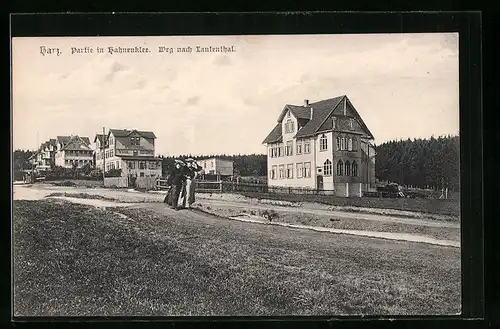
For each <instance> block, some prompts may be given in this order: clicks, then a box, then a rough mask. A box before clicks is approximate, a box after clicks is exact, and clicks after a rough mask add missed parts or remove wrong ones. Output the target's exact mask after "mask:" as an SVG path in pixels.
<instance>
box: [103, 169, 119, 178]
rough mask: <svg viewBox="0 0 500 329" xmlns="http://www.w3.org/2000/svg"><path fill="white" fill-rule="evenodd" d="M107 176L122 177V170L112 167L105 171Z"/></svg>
mask: <svg viewBox="0 0 500 329" xmlns="http://www.w3.org/2000/svg"><path fill="white" fill-rule="evenodd" d="M105 176H106V177H121V176H122V170H121V169H110V170H108V171H106V173H105Z"/></svg>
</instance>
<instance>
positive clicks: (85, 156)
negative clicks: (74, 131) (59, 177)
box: [55, 135, 93, 168]
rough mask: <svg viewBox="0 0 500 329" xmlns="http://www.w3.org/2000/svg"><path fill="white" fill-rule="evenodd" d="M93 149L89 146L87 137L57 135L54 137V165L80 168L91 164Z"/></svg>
mask: <svg viewBox="0 0 500 329" xmlns="http://www.w3.org/2000/svg"><path fill="white" fill-rule="evenodd" d="M92 154H93V151H92V149H91V147H90V139H89V138H88V137H80V136H78V135H71V136H57V138H56V153H55V164H56V166H60V167H65V168H73V167H74V166H76V167H77V168H82V167H83V166H85V165H90V166H92V165H93V157H92Z"/></svg>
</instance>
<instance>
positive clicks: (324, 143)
mask: <svg viewBox="0 0 500 329" xmlns="http://www.w3.org/2000/svg"><path fill="white" fill-rule="evenodd" d="M319 150H320V151H326V150H328V139H327V138H326V135H325V134H323V135H321V138H320V139H319Z"/></svg>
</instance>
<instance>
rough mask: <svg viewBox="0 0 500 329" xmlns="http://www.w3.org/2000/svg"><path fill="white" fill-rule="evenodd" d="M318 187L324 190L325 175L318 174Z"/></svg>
mask: <svg viewBox="0 0 500 329" xmlns="http://www.w3.org/2000/svg"><path fill="white" fill-rule="evenodd" d="M316 189H318V190H323V175H318V176H316Z"/></svg>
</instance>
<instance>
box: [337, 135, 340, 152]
mask: <svg viewBox="0 0 500 329" xmlns="http://www.w3.org/2000/svg"><path fill="white" fill-rule="evenodd" d="M338 150H340V137H339V136H337V151H338Z"/></svg>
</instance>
